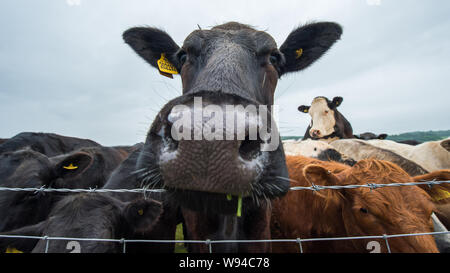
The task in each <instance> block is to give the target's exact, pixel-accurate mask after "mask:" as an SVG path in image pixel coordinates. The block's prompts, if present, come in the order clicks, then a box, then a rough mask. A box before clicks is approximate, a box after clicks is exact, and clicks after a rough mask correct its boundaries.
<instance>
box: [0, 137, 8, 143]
mask: <svg viewBox="0 0 450 273" xmlns="http://www.w3.org/2000/svg"><path fill="white" fill-rule="evenodd" d="M7 140H8V138H0V144H2V143H3V142H6V141H7Z"/></svg>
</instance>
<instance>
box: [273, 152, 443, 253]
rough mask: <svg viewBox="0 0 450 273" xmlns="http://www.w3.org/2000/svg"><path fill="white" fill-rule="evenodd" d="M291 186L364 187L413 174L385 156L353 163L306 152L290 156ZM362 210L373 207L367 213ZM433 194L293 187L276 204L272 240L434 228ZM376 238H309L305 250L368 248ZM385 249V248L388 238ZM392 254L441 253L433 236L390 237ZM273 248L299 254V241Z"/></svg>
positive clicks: (399, 180)
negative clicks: (312, 156)
mask: <svg viewBox="0 0 450 273" xmlns="http://www.w3.org/2000/svg"><path fill="white" fill-rule="evenodd" d="M286 163H287V165H288V169H289V174H290V178H291V179H292V180H294V181H293V182H291V187H292V186H311V184H312V183H314V184H316V185H324V186H325V185H328V186H331V185H363V184H367V183H377V184H386V183H394V182H395V183H402V182H410V181H412V178H411V177H410V176H409V175H408V174H407V173H406V172H405V171H403V170H402V169H401V168H400V167H398V166H397V165H395V164H393V163H390V162H387V161H381V160H373V159H369V160H361V161H360V162H358V163H357V164H356V165H355V166H353V167H349V166H346V165H342V164H339V163H335V162H320V161H317V160H314V159H310V158H306V157H302V156H287V157H286ZM361 208H363V209H365V210H367V211H368V213H363V212H362V211H361ZM433 209H434V206H433V203H432V202H431V200H430V198H429V196H428V195H427V194H425V192H424V191H422V190H421V189H420V188H418V187H415V186H405V187H385V188H379V189H375V190H371V189H369V188H357V189H345V190H331V189H328V190H321V191H320V192H312V191H310V190H301V191H291V192H289V193H288V194H287V195H286V196H285V197H283V198H281V199H277V200H275V201H274V202H273V213H272V221H271V230H272V238H273V239H277V238H278V239H287V238H303V239H306V238H319V237H346V236H365V235H383V234H404V233H419V232H431V231H432V230H433V227H432V222H431V217H430V216H431V212H432V210H433ZM369 241H375V240H344V241H325V242H305V243H303V244H302V247H303V250H304V251H305V252H368V251H369V250H367V249H366V246H367V243H368V242H369ZM376 241H378V242H379V243H380V246H381V251H382V252H386V251H387V248H386V244H385V242H384V240H376ZM389 246H390V248H391V251H392V252H437V251H438V250H437V247H436V244H435V242H434V240H433V237H432V236H408V237H400V238H391V239H389ZM272 249H273V251H274V252H298V251H299V246H298V244H296V243H273V244H272Z"/></svg>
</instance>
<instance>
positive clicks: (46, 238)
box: [0, 231, 450, 253]
mask: <svg viewBox="0 0 450 273" xmlns="http://www.w3.org/2000/svg"><path fill="white" fill-rule="evenodd" d="M443 234H450V231H439V232H423V233H405V234H392V235H387V234H384V235H371V236H350V237H328V238H307V239H301V238H295V239H266V240H210V239H206V240H133V239H124V238H122V239H101V238H74V237H51V236H25V235H0V238H13V239H38V240H44V241H45V242H46V247H45V252H46V253H47V252H48V244H49V242H50V241H52V240H63V241H97V242H111V243H119V244H123V253H126V248H125V245H126V244H127V243H189V244H206V245H207V246H208V250H209V252H210V253H212V245H213V244H225V243H268V242H270V243H297V244H299V248H300V252H301V253H303V248H302V245H301V243H303V242H318V241H345V240H367V239H368V240H375V239H382V240H385V242H386V246H387V250H388V252H389V253H391V249H390V246H389V243H388V241H387V240H388V239H390V238H398V237H407V236H426V235H443Z"/></svg>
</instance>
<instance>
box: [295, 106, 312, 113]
mask: <svg viewBox="0 0 450 273" xmlns="http://www.w3.org/2000/svg"><path fill="white" fill-rule="evenodd" d="M309 107H311V106H306V105H300V106H299V107H298V111H300V112H302V113H308V111H309Z"/></svg>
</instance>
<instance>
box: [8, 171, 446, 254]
mask: <svg viewBox="0 0 450 273" xmlns="http://www.w3.org/2000/svg"><path fill="white" fill-rule="evenodd" d="M286 179H287V178H286ZM439 184H450V181H426V182H410V183H390V184H373V183H368V184H361V185H342V186H320V185H312V186H310V187H300V186H299V187H291V188H290V190H291V191H298V190H311V191H320V190H325V189H331V190H339V189H356V188H370V189H378V188H384V187H400V186H419V185H428V186H429V187H432V186H434V185H439ZM0 191H12V192H22V191H28V192H35V193H38V192H60V193H63V192H66V193H67V192H68V193H83V192H84V193H86V192H87V193H108V192H112V193H143V194H145V193H147V192H164V191H165V190H164V189H143V188H139V189H97V188H89V189H67V188H59V189H56V188H47V187H41V188H10V187H0ZM444 234H446V235H447V234H448V235H450V231H439V232H424V233H407V234H392V235H387V234H383V235H371V236H350V237H330V238H306V239H302V238H294V239H265V240H210V239H206V240H143V239H140V240H135V239H124V238H122V239H102V238H72V237H51V236H26V235H0V238H15V239H35V240H44V241H45V253H47V252H48V249H49V243H50V241H52V240H65V241H96V242H113V243H120V244H122V245H123V247H122V252H123V253H126V244H127V243H185V244H206V245H207V246H208V251H209V252H210V253H212V245H213V244H224V243H268V242H270V243H282V242H284V243H288V242H292V243H297V244H298V245H299V250H300V252H301V253H303V248H302V243H303V242H317V241H343V240H364V239H370V240H375V239H381V240H384V241H385V243H386V248H387V251H388V252H389V253H391V248H390V245H389V242H388V239H389V238H397V237H406V236H425V235H444Z"/></svg>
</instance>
